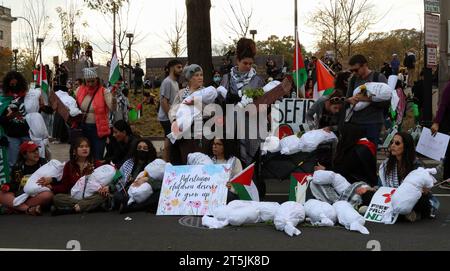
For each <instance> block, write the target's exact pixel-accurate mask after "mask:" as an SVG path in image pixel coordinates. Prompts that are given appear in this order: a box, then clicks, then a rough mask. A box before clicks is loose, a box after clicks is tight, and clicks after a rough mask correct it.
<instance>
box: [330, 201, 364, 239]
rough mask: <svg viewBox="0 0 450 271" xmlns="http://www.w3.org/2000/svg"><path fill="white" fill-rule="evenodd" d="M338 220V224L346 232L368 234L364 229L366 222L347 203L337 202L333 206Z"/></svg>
mask: <svg viewBox="0 0 450 271" xmlns="http://www.w3.org/2000/svg"><path fill="white" fill-rule="evenodd" d="M333 207H334V209H335V210H336V214H337V217H338V220H339V224H341V225H342V226H344V227H345V228H346V229H347V230H350V231H358V232H360V233H362V234H366V235H367V234H369V230H367V228H366V227H364V224H365V223H366V220H365V219H364V217H362V216H361V215H360V214H359V213H358V212H357V211H356V210H355V209H354V208H353V206H352V205H351V204H350V203H348V202H347V201H338V202H336V203H335V204H333Z"/></svg>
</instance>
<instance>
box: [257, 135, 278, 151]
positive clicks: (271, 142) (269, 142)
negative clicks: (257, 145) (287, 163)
mask: <svg viewBox="0 0 450 271" xmlns="http://www.w3.org/2000/svg"><path fill="white" fill-rule="evenodd" d="M279 151H281V144H280V139H279V138H278V137H277V136H269V137H267V138H266V140H265V141H264V143H263V145H262V146H261V154H262V155H266V154H267V153H268V152H270V153H276V152H279Z"/></svg>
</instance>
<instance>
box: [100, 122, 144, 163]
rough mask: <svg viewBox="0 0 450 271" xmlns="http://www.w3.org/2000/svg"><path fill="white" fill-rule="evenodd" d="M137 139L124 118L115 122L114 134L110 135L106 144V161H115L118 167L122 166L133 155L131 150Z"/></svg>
mask: <svg viewBox="0 0 450 271" xmlns="http://www.w3.org/2000/svg"><path fill="white" fill-rule="evenodd" d="M136 140H137V139H136V137H135V136H134V135H133V132H132V131H131V128H130V126H129V125H128V124H127V123H126V122H125V121H124V120H119V121H117V122H116V123H114V127H113V132H112V136H110V137H109V143H108V144H107V146H106V151H107V152H106V155H105V162H106V163H110V162H113V163H114V165H115V166H116V167H117V168H120V167H121V166H122V165H123V163H124V162H125V161H126V160H128V159H129V158H130V157H131V153H132V151H131V150H132V148H133V146H134V145H135V144H136Z"/></svg>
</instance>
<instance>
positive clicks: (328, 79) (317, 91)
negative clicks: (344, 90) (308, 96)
mask: <svg viewBox="0 0 450 271" xmlns="http://www.w3.org/2000/svg"><path fill="white" fill-rule="evenodd" d="M316 73H317V88H316V87H315V88H314V99H316V100H317V99H319V98H320V97H322V96H323V95H330V94H331V93H333V91H334V76H333V75H332V72H331V70H330V68H328V67H327V66H326V65H325V64H324V63H323V62H322V61H320V60H317V64H316Z"/></svg>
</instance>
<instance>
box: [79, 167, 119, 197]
mask: <svg viewBox="0 0 450 271" xmlns="http://www.w3.org/2000/svg"><path fill="white" fill-rule="evenodd" d="M115 175H116V169H115V168H114V167H113V166H110V165H105V166H101V167H99V168H96V169H95V170H94V172H93V173H92V174H91V175H89V176H84V177H81V178H80V179H79V180H78V181H77V183H76V184H75V185H74V186H73V187H72V190H71V193H70V194H71V196H72V198H74V199H77V200H81V199H83V198H88V197H90V196H93V195H94V194H95V193H97V192H98V190H99V189H100V188H102V187H105V186H107V185H109V184H110V183H111V182H112V181H113V178H114V176H115ZM86 179H87V183H86Z"/></svg>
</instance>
